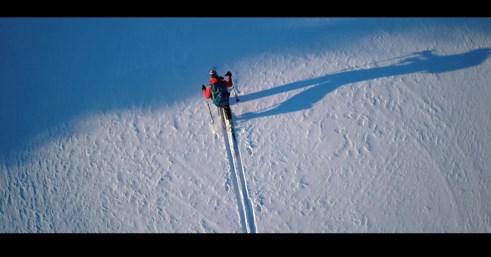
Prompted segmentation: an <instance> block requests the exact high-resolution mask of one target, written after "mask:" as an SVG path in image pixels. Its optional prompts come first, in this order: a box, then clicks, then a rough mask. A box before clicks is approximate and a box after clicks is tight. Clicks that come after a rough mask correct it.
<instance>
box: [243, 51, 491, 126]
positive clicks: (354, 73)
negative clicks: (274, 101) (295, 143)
mask: <svg viewBox="0 0 491 257" xmlns="http://www.w3.org/2000/svg"><path fill="white" fill-rule="evenodd" d="M490 53H491V48H481V49H476V50H472V51H469V52H467V53H462V54H455V55H447V56H445V55H436V54H434V53H433V50H425V51H421V52H416V53H413V54H411V55H409V56H410V57H406V58H404V59H402V60H401V61H399V62H398V63H396V64H393V65H390V66H384V67H376V68H369V69H359V70H349V71H342V72H338V73H334V74H328V75H325V76H321V77H317V78H313V79H308V80H302V81H297V82H293V83H290V84H285V85H281V86H278V87H275V88H271V89H267V90H263V91H259V92H254V93H251V94H248V95H243V96H241V97H240V100H241V102H247V101H253V100H257V99H260V98H263V97H268V96H272V95H276V94H281V93H284V92H287V91H290V90H295V89H300V88H305V87H311V88H308V89H306V90H304V91H302V92H301V93H299V94H297V95H295V96H293V97H291V98H289V99H287V100H285V101H284V102H282V103H280V104H279V105H277V106H275V107H274V108H272V109H268V110H264V111H259V112H247V113H244V114H242V115H241V116H240V117H238V118H237V119H239V120H250V119H254V118H259V117H265V116H271V115H278V114H282V113H289V112H296V111H300V110H305V109H308V108H310V107H312V105H313V104H315V103H317V102H318V101H320V100H321V99H322V98H323V97H325V96H326V95H327V94H328V93H330V92H332V91H333V90H335V89H337V88H339V87H341V86H343V85H347V84H350V83H357V82H362V81H367V80H371V79H377V78H383V77H389V76H398V75H406V74H411V73H416V72H426V73H434V74H437V73H444V72H450V71H456V70H459V69H465V68H469V67H472V66H476V65H479V64H481V63H483V62H484V61H485V60H486V59H487V58H488V56H489V55H490ZM397 59H400V58H397Z"/></svg>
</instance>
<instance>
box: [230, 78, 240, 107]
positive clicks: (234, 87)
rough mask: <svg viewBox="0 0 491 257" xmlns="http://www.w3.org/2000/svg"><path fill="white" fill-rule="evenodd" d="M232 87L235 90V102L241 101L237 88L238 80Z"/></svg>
mask: <svg viewBox="0 0 491 257" xmlns="http://www.w3.org/2000/svg"><path fill="white" fill-rule="evenodd" d="M232 89H233V90H234V92H235V102H236V103H237V102H239V101H240V99H239V90H238V89H237V80H236V81H235V82H234V86H233V87H232Z"/></svg>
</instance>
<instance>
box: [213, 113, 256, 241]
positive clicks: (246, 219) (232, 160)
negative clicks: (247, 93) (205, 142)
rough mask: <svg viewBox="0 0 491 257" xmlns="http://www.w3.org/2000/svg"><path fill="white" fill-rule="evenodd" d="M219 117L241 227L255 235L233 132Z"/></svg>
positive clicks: (245, 184)
mask: <svg viewBox="0 0 491 257" xmlns="http://www.w3.org/2000/svg"><path fill="white" fill-rule="evenodd" d="M220 117H221V120H222V124H223V126H222V128H223V132H224V141H225V148H226V151H227V158H228V160H229V164H230V170H231V174H232V180H233V183H234V187H235V193H236V197H237V202H238V205H239V216H240V219H241V224H242V225H243V228H244V230H245V232H246V233H256V222H255V219H254V208H253V205H252V201H251V199H250V197H249V191H248V189H247V182H246V179H245V175H244V168H243V166H242V159H241V157H240V152H239V147H238V144H237V140H236V136H235V132H233V128H232V129H231V130H230V132H229V131H228V129H227V128H226V125H225V119H224V117H223V113H220Z"/></svg>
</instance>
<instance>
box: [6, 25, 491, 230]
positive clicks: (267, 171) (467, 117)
mask: <svg viewBox="0 0 491 257" xmlns="http://www.w3.org/2000/svg"><path fill="white" fill-rule="evenodd" d="M211 31H214V32H213V33H211ZM0 33H1V34H2V35H4V36H2V40H0V56H2V58H0V74H1V76H0V105H1V108H0V124H1V128H2V129H1V132H2V133H1V135H0V142H1V146H0V147H1V148H0V232H49V233H51V232H96V233H98V232H177V233H221V232H232V233H254V232H257V233H265V232H281V233H283V232H293V233H297V232H301V233H303V232H322V233H330V232H335V233H338V232H341V233H343V232H344V233H346V232H348V233H352V232H363V233H364V232H396V233H400V232H438V233H439V232H490V231H491V202H490V201H489V199H490V198H491V173H490V168H489V167H491V161H490V159H489V156H491V145H490V142H491V133H490V132H489V128H490V127H491V105H490V99H491V87H490V86H489V81H491V72H489V71H491V60H490V58H489V57H490V54H491V19H487V18H486V19H477V18H476V19H470V18H469V19H467V18H466V19H463V18H460V19H436V18H433V19H428V18H427V19H422V18H418V19H416V18H415V19H396V18H387V19H374V18H371V19H359V18H356V19H346V18H338V19H332V18H329V19H327V18H325V19H322V18H321V19H309V18H307V19H283V18H281V19H280V18H278V19H253V18H247V19H239V18H227V19H225V18H216V19H204V18H201V19H188V18H155V19H150V18H149V19H136V18H127V19H74V18H71V19H55V18H52V19H41V18H38V19H5V18H4V19H0ZM213 66H215V67H216V68H217V70H218V72H219V73H220V74H224V73H225V72H226V71H228V70H230V71H232V73H233V78H234V81H235V85H236V89H238V91H239V95H238V97H239V99H240V101H239V102H236V101H235V99H236V98H235V97H236V94H235V93H232V98H231V103H232V105H231V108H232V112H233V116H234V126H235V136H236V140H233V138H232V134H228V133H227V130H226V129H222V127H221V126H220V125H221V124H220V122H221V120H220V118H219V116H218V113H217V110H216V108H215V107H214V106H211V108H212V109H211V111H212V115H213V116H214V123H213V124H212V121H211V119H210V113H209V111H208V107H207V106H206V102H205V101H204V99H203V98H202V96H201V85H202V84H206V83H207V79H208V75H207V74H208V69H210V67H213ZM486 199H488V200H486Z"/></svg>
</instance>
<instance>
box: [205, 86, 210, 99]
mask: <svg viewBox="0 0 491 257" xmlns="http://www.w3.org/2000/svg"><path fill="white" fill-rule="evenodd" d="M203 97H204V98H205V99H210V98H211V86H207V87H206V88H205V90H203Z"/></svg>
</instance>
